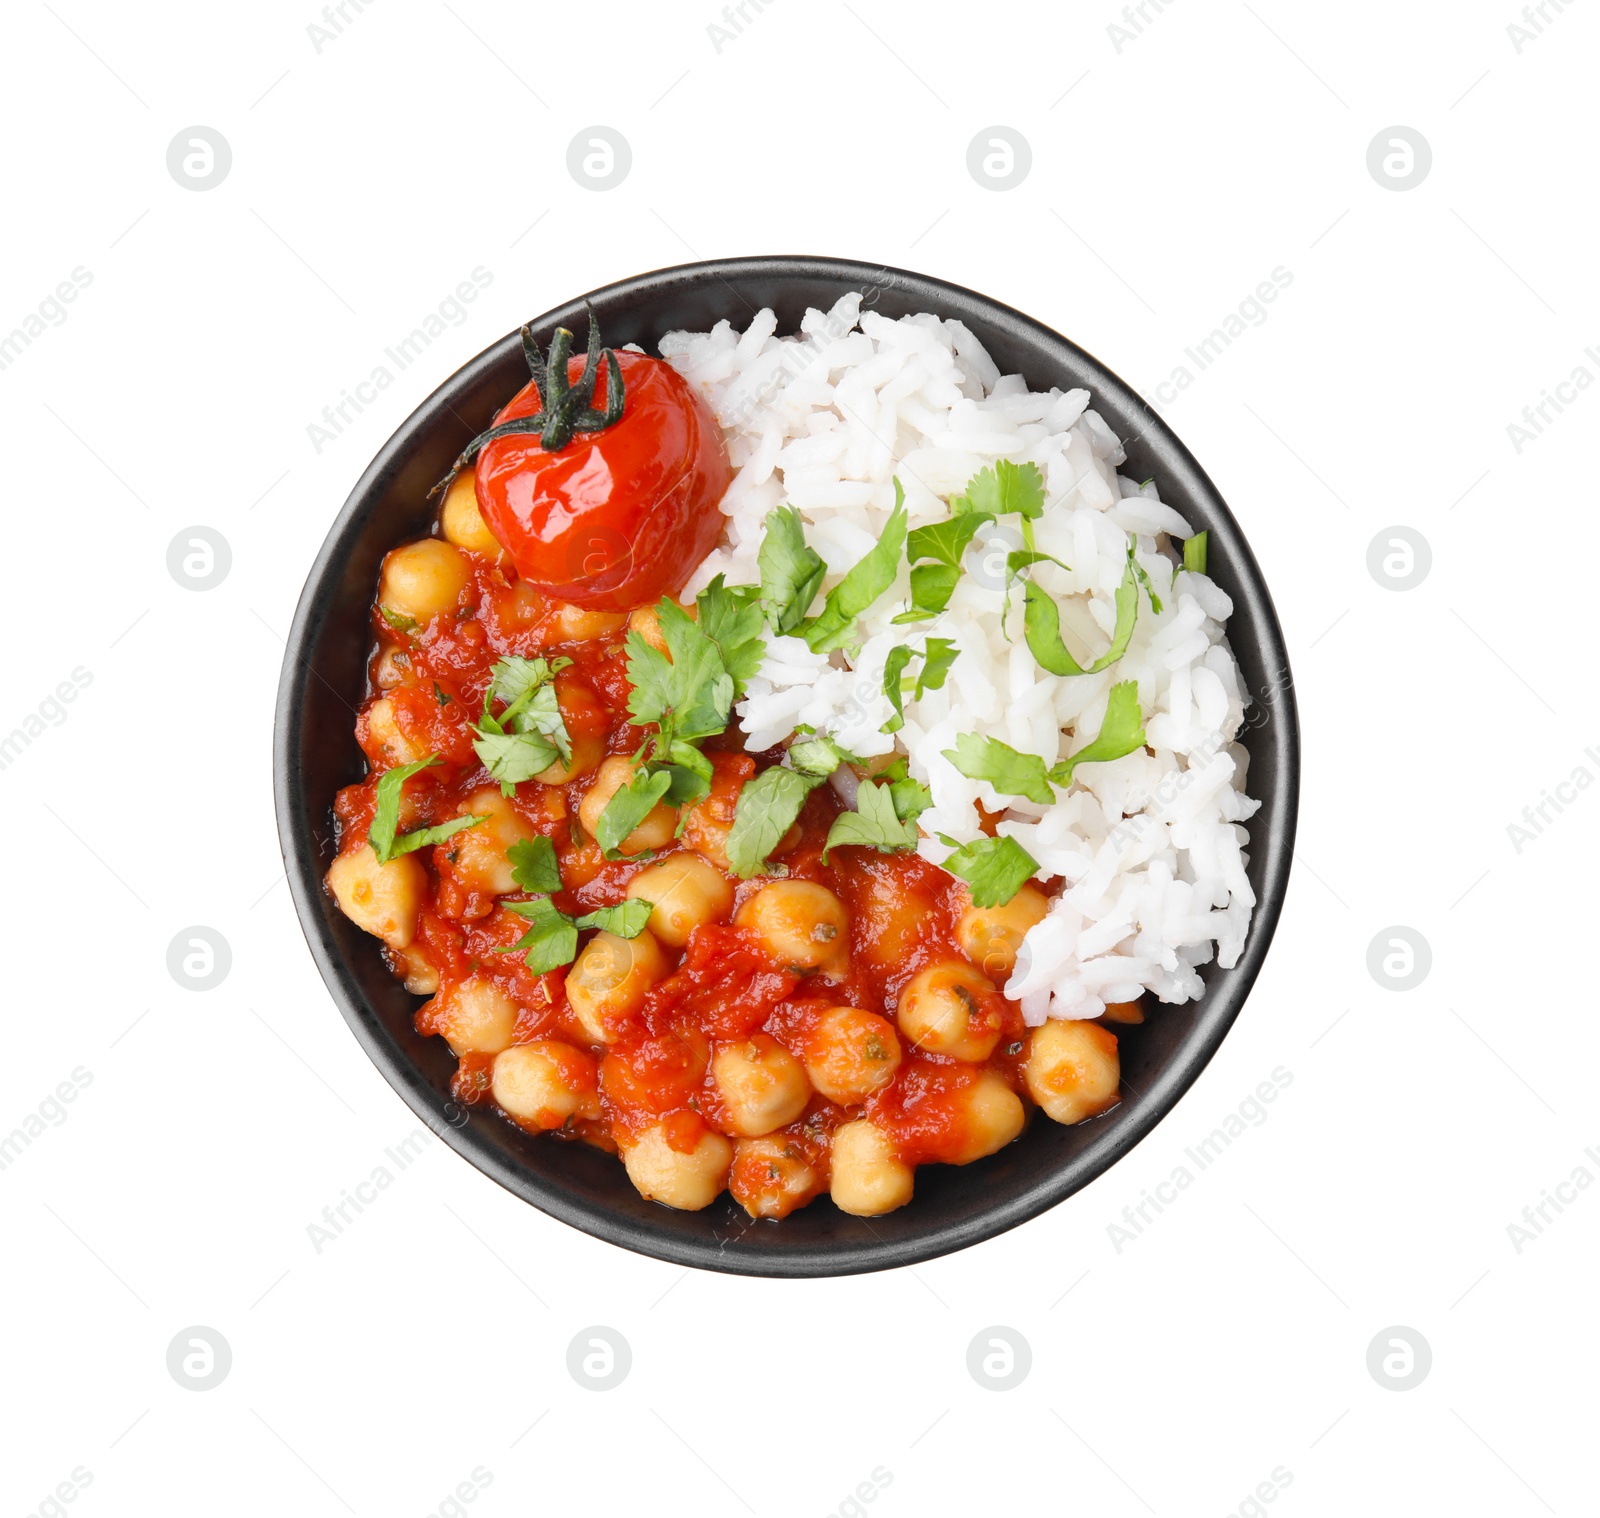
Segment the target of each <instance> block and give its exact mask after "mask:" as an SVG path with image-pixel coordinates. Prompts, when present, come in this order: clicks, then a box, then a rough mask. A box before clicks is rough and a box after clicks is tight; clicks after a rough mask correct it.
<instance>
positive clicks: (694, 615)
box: [628, 602, 700, 654]
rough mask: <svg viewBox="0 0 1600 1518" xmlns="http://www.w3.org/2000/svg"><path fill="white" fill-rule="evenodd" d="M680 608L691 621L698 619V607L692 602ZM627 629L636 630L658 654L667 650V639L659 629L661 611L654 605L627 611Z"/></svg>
mask: <svg viewBox="0 0 1600 1518" xmlns="http://www.w3.org/2000/svg"><path fill="white" fill-rule="evenodd" d="M681 609H682V610H683V611H684V612H685V613H686V614H687V615H688V618H689V620H690V621H691V622H698V621H699V620H700V608H699V607H698V606H696V605H694V604H693V603H692V602H691V603H690V604H689V605H688V606H683V607H681ZM628 630H629V631H630V632H636V633H638V634H639V636H640V637H641V638H643V639H644V641H645V642H646V643H648V644H649V645H650V646H651V648H653V649H655V651H656V652H657V653H658V654H664V653H666V652H667V640H666V638H665V637H664V636H663V634H662V631H661V613H660V611H659V610H658V609H657V607H655V606H640V607H637V608H635V609H634V610H633V611H630V612H629V613H628Z"/></svg>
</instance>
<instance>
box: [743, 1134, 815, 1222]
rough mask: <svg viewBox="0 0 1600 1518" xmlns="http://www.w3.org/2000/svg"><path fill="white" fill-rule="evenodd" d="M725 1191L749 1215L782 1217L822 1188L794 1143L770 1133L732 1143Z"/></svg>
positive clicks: (811, 1166)
mask: <svg viewBox="0 0 1600 1518" xmlns="http://www.w3.org/2000/svg"><path fill="white" fill-rule="evenodd" d="M728 1190H729V1191H731V1192H732V1193H733V1199H734V1201H736V1202H737V1203H738V1204H739V1205H740V1206H741V1207H743V1208H744V1210H745V1211H746V1212H748V1213H749V1214H750V1216H751V1217H753V1218H786V1217H788V1216H789V1214H790V1213H791V1212H793V1211H794V1210H795V1208H797V1207H804V1206H805V1204H806V1203H807V1202H809V1201H810V1200H811V1199H812V1197H814V1196H816V1194H817V1193H818V1192H819V1191H821V1190H822V1178H821V1177H820V1176H819V1175H818V1174H817V1171H816V1167H815V1166H814V1165H812V1164H811V1163H810V1162H809V1161H808V1160H807V1159H806V1157H805V1155H804V1154H803V1153H802V1152H801V1149H800V1146H799V1145H798V1144H796V1143H794V1142H793V1141H792V1140H790V1139H786V1138H785V1137H784V1136H783V1135H782V1134H781V1133H773V1134H768V1135H766V1136H765V1137H763V1138H746V1139H740V1140H739V1142H738V1143H736V1144H735V1145H734V1146H733V1171H732V1173H731V1174H730V1175H729V1176H728Z"/></svg>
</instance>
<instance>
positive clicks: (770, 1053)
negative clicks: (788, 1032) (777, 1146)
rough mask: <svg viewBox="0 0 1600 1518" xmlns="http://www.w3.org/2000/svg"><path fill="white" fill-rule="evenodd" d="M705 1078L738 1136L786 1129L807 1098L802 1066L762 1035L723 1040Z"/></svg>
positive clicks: (744, 1136)
mask: <svg viewBox="0 0 1600 1518" xmlns="http://www.w3.org/2000/svg"><path fill="white" fill-rule="evenodd" d="M711 1078H712V1079H713V1080H714V1081H715V1082H716V1083H717V1092H718V1094H719V1095H720V1096H721V1097H722V1104H723V1106H724V1107H725V1108H726V1109H727V1113H728V1126H729V1127H731V1128H732V1129H733V1131H734V1132H735V1133H737V1134H739V1135H740V1137H742V1138H759V1137H760V1136H761V1135H762V1134H763V1133H771V1132H772V1131H773V1130H774V1129H775V1128H786V1127H787V1126H788V1125H789V1124H790V1123H792V1122H793V1121H794V1120H795V1119H796V1118H797V1117H799V1116H800V1114H801V1113H802V1112H804V1111H805V1110H806V1103H807V1102H808V1101H809V1100H810V1098H811V1085H810V1083H809V1082H808V1081H807V1080H806V1071H805V1066H804V1065H802V1064H801V1063H800V1061H799V1060H797V1059H796V1058H795V1057H794V1055H792V1054H791V1053H790V1052H789V1051H788V1050H787V1049H785V1048H784V1047H783V1045H782V1044H780V1043H779V1042H778V1041H777V1039H775V1038H773V1037H771V1036H770V1035H769V1034H766V1033H757V1034H756V1035H755V1036H754V1037H752V1038H749V1039H746V1040H745V1041H744V1042H743V1043H736V1044H724V1045H723V1046H722V1047H721V1048H720V1049H718V1050H717V1052H716V1053H715V1054H714V1055H713V1056H712V1059H711Z"/></svg>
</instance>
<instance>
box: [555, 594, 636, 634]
mask: <svg viewBox="0 0 1600 1518" xmlns="http://www.w3.org/2000/svg"><path fill="white" fill-rule="evenodd" d="M627 625H628V614H627V612H624V611H591V610H590V609H589V608H588V607H587V606H574V605H572V604H571V602H569V601H552V602H550V604H549V607H548V608H547V610H546V613H545V637H546V638H547V639H548V640H549V641H550V642H551V643H592V642H594V641H596V640H597V639H600V638H609V637H611V636H612V634H614V633H618V632H621V631H622V629H623V628H624V627H626V626H627Z"/></svg>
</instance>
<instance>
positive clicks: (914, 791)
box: [889, 775, 933, 822]
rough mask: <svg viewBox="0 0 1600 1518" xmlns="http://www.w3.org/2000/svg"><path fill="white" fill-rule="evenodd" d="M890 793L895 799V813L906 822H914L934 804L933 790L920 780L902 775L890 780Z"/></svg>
mask: <svg viewBox="0 0 1600 1518" xmlns="http://www.w3.org/2000/svg"><path fill="white" fill-rule="evenodd" d="M889 795H890V796H891V797H892V798H893V800H894V814H895V816H896V817H899V818H901V819H902V820H903V821H906V822H914V821H916V819H917V818H918V817H920V816H921V815H922V814H923V813H924V812H925V811H927V810H928V808H929V807H930V806H932V805H933V792H932V791H930V790H929V789H928V787H927V786H925V785H924V784H923V783H922V782H921V781H920V780H913V779H912V778H911V777H910V776H909V775H901V776H899V777H898V778H897V779H894V780H891V781H890V782H889Z"/></svg>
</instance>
